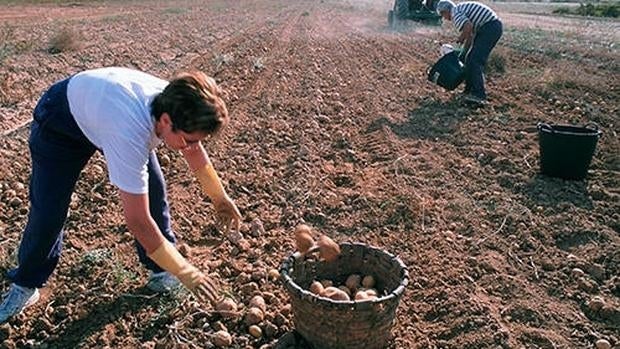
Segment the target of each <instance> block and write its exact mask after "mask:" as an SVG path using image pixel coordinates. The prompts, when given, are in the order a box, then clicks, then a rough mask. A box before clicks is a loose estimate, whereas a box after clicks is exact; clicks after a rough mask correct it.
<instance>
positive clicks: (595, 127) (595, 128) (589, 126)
mask: <svg viewBox="0 0 620 349" xmlns="http://www.w3.org/2000/svg"><path fill="white" fill-rule="evenodd" d="M583 128H587V129H589V130H592V131H595V132H596V133H599V126H598V124H597V123H596V122H594V121H590V122H588V123H587V124H585V125H583Z"/></svg>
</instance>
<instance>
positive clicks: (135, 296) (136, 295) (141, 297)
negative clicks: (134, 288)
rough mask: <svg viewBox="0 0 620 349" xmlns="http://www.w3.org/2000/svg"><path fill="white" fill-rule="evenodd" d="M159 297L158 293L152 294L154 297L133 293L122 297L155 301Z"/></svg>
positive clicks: (124, 294) (123, 294)
mask: <svg viewBox="0 0 620 349" xmlns="http://www.w3.org/2000/svg"><path fill="white" fill-rule="evenodd" d="M158 296H159V295H158V294H157V293H155V294H152V295H146V294H132V293H122V294H121V297H128V298H140V299H153V298H155V297H158Z"/></svg>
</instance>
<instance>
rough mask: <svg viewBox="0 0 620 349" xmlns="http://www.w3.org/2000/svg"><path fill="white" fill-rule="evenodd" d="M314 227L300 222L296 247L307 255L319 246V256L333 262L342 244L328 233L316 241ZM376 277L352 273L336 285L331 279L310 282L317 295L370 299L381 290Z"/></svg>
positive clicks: (335, 298)
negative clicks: (378, 287) (340, 283)
mask: <svg viewBox="0 0 620 349" xmlns="http://www.w3.org/2000/svg"><path fill="white" fill-rule="evenodd" d="M313 235H314V234H313V232H312V229H311V228H310V227H309V226H307V225H305V224H300V225H298V226H297V227H296V228H295V247H296V248H297V251H299V253H301V255H302V256H305V255H306V253H308V251H310V250H311V249H312V248H314V247H318V250H319V256H320V257H321V258H322V259H323V260H325V261H326V262H333V261H335V260H336V259H338V256H339V255H340V246H339V245H338V244H337V243H336V242H334V240H332V239H331V238H329V237H328V236H326V235H320V236H319V238H318V241H317V242H315V241H314V237H313ZM374 287H375V278H374V277H373V276H372V275H365V276H363V277H362V276H361V275H359V274H352V275H349V277H347V280H346V281H345V283H344V285H340V286H334V283H333V282H332V281H331V280H322V281H316V280H315V281H313V282H312V283H311V284H310V292H312V293H314V294H316V295H317V296H321V297H326V298H329V299H333V300H338V301H350V300H354V301H358V302H362V301H368V300H373V299H377V298H378V297H379V292H378V291H377V290H376V289H375V288H374Z"/></svg>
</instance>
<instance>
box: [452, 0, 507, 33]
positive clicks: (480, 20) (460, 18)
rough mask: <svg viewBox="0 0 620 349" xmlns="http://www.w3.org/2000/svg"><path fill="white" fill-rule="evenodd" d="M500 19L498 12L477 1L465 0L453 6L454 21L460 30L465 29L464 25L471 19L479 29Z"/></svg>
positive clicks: (475, 27)
mask: <svg viewBox="0 0 620 349" xmlns="http://www.w3.org/2000/svg"><path fill="white" fill-rule="evenodd" d="M496 19H499V17H498V16H497V14H496V13H495V12H494V11H493V10H491V8H490V7H488V6H487V5H485V4H481V3H479V2H475V1H465V2H461V3H459V4H458V5H456V6H454V7H453V8H452V22H453V23H454V26H455V27H456V29H458V31H462V30H463V26H464V25H465V23H467V21H470V22H471V24H473V26H474V31H477V30H478V29H480V27H482V26H483V25H485V24H487V23H489V22H491V21H494V20H496Z"/></svg>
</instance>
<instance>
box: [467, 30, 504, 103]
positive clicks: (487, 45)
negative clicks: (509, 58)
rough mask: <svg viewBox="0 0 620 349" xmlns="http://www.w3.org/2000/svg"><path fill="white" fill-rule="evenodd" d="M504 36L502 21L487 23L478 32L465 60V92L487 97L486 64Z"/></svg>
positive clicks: (483, 97)
mask: <svg viewBox="0 0 620 349" xmlns="http://www.w3.org/2000/svg"><path fill="white" fill-rule="evenodd" d="M501 36H502V22H500V21H499V20H494V21H491V22H489V23H486V24H485V25H483V26H482V27H480V29H478V31H477V32H476V36H475V37H474V42H473V43H472V46H471V49H470V51H469V54H468V55H467V59H466V60H465V93H470V94H472V95H474V96H476V97H479V98H482V99H486V98H487V94H486V91H485V89H484V66H485V65H486V64H487V60H488V59H489V55H490V54H491V51H492V50H493V48H494V47H495V45H496V44H497V42H498V41H499V38H500V37H501Z"/></svg>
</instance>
